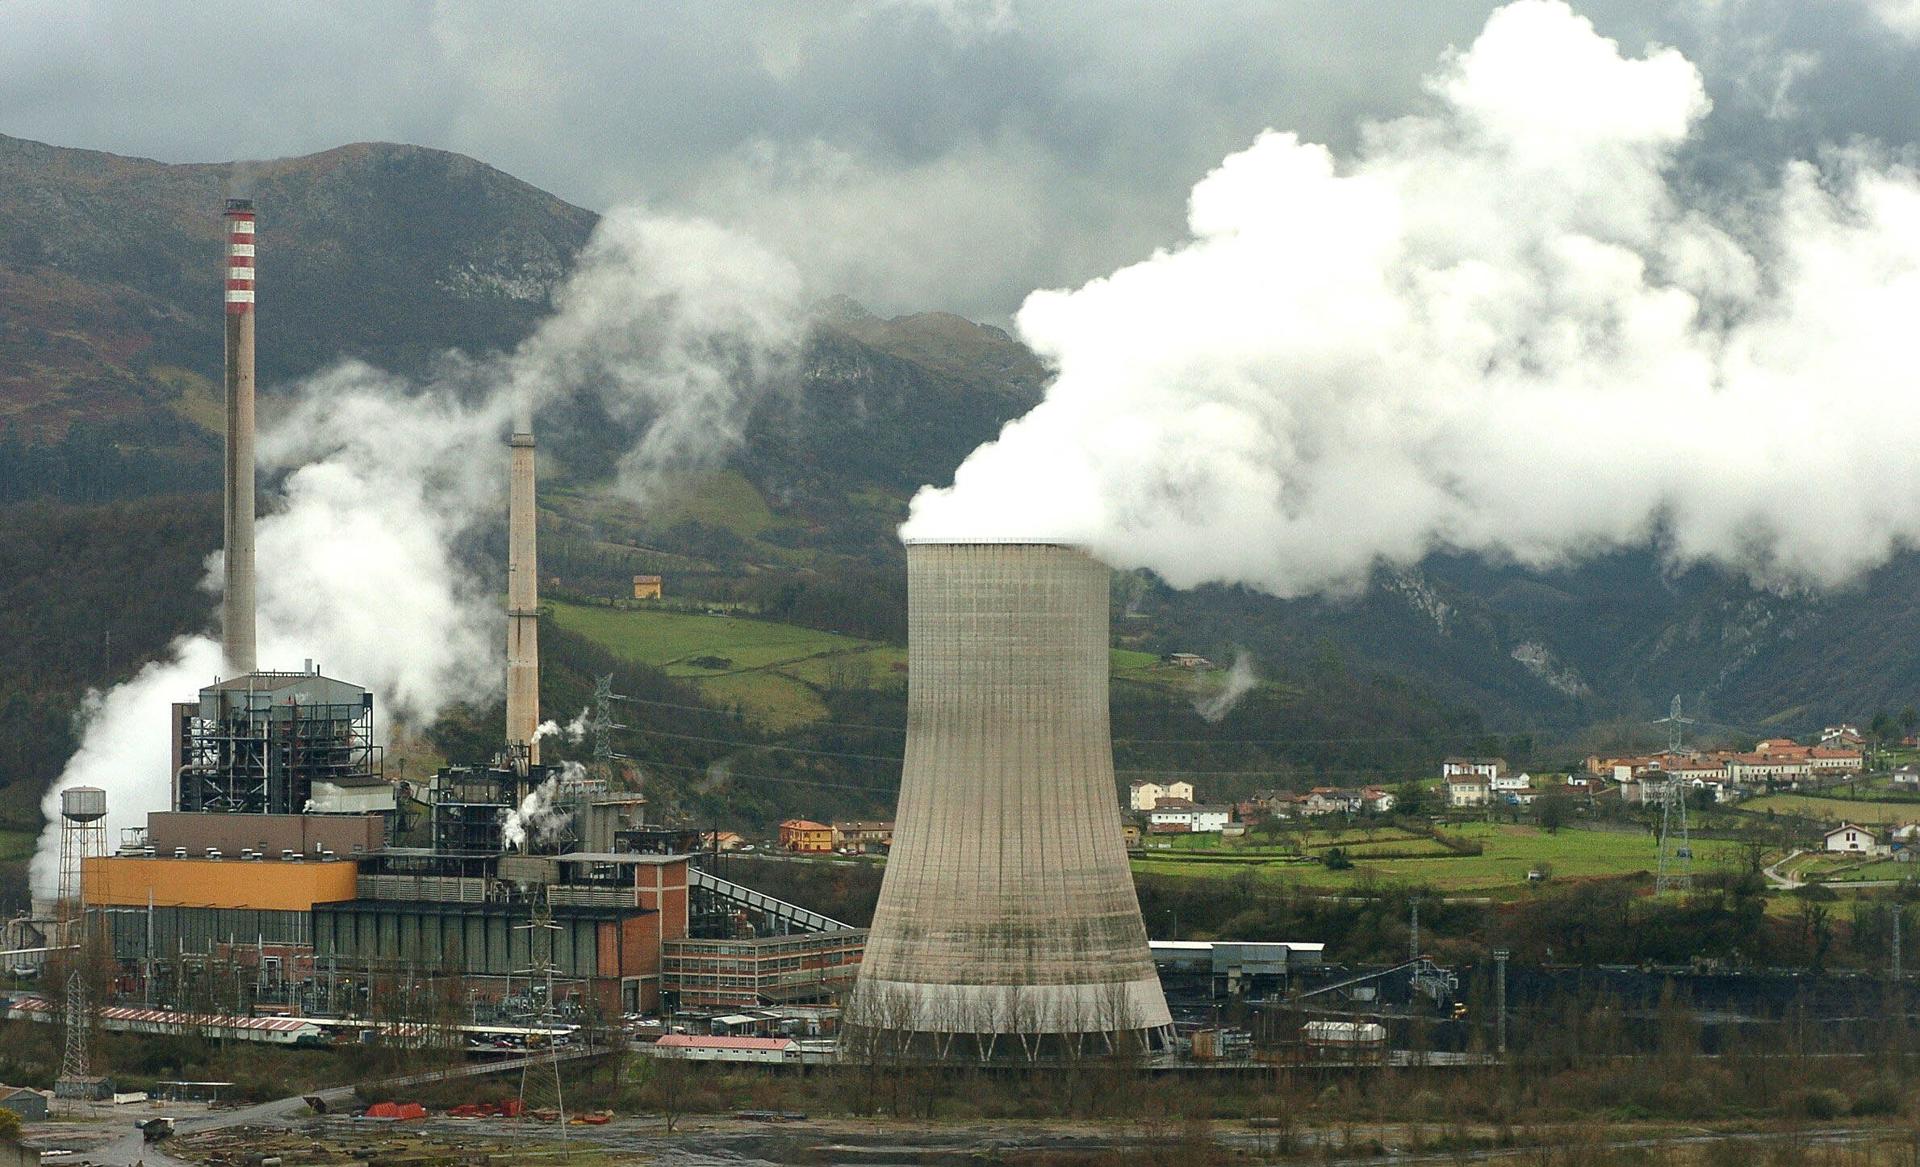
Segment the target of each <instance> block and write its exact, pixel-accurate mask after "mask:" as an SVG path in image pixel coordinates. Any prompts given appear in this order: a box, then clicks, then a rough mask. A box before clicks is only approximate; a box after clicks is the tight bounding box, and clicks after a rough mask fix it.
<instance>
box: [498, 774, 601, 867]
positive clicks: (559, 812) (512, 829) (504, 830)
mask: <svg viewBox="0 0 1920 1167" xmlns="http://www.w3.org/2000/svg"><path fill="white" fill-rule="evenodd" d="M586 775H587V768H586V767H585V766H582V765H581V764H580V763H578V762H567V763H564V764H563V765H562V766H561V769H560V773H559V774H558V775H556V776H555V777H552V778H549V779H547V780H546V781H545V782H542V783H541V784H540V785H538V786H536V787H534V788H533V789H532V790H529V791H527V794H526V797H524V798H522V799H521V800H520V805H519V806H517V807H515V808H514V809H513V810H510V811H508V812H507V817H506V818H505V819H503V820H502V821H501V823H500V845H501V846H502V847H503V848H505V849H506V850H509V851H524V850H526V849H527V846H528V844H529V843H531V844H533V845H535V846H540V845H544V844H547V843H551V842H553V841H554V840H556V839H558V838H560V836H561V834H562V833H563V832H564V831H565V830H566V829H567V824H568V822H569V821H570V820H571V819H572V818H573V814H572V812H571V811H568V810H566V809H565V808H563V807H561V806H559V805H558V804H556V802H555V801H554V798H555V796H556V795H557V794H558V793H559V791H560V784H561V783H563V782H578V781H580V780H581V779H583V778H585V777H586Z"/></svg>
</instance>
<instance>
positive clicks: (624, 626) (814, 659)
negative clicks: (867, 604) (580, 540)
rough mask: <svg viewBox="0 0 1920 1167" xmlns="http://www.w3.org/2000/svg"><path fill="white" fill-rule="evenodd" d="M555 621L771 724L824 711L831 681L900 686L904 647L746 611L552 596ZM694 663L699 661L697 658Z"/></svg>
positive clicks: (775, 725) (796, 720)
mask: <svg viewBox="0 0 1920 1167" xmlns="http://www.w3.org/2000/svg"><path fill="white" fill-rule="evenodd" d="M549 606H550V607H551V609H552V611H553V619H554V622H555V623H557V624H559V625H560V627H562V628H564V629H566V630H567V631H569V632H572V633H575V634H577V635H580V636H584V637H586V638H587V639H588V640H591V641H593V642H594V643H595V644H598V645H600V646H601V647H602V648H605V649H606V650H608V651H609V652H611V653H613V654H614V655H616V656H619V657H623V658H625V659H627V660H631V661H637V662H639V663H641V664H648V665H653V666H655V667H657V668H661V669H664V670H665V671H666V672H667V673H668V674H669V675H670V676H676V677H683V678H685V679H687V680H690V681H693V682H694V683H695V684H697V685H699V686H700V688H701V691H702V692H704V693H705V694H706V695H707V696H708V697H709V698H710V699H712V700H714V701H716V702H719V703H721V704H725V705H737V706H739V707H740V708H741V709H743V710H744V711H746V713H747V715H748V716H750V717H752V718H754V719H756V720H758V721H761V722H763V723H765V724H766V725H768V726H771V727H773V728H782V727H785V726H790V725H795V724H798V723H800V722H805V721H812V720H816V719H818V718H822V717H825V716H826V713H827V710H826V706H825V705H824V704H822V703H821V700H820V693H821V691H822V690H823V689H825V688H827V687H830V686H832V685H834V684H841V685H850V686H858V685H866V686H871V687H883V686H888V685H898V684H900V683H901V682H902V679H903V677H904V673H902V672H901V671H900V670H899V669H897V668H896V667H895V666H896V665H897V664H904V663H905V661H906V652H905V650H903V649H900V648H896V647H894V646H893V645H888V644H881V643H879V642H877V641H872V640H861V639H859V638H857V637H852V636H840V635H837V634H835V633H832V632H818V631H815V630H814V629H811V628H800V627H797V626H795V625H792V624H776V623H774V622H772V621H769V620H752V619H748V618H746V617H744V616H706V615H701V614H699V613H694V612H671V611H659V610H655V609H649V608H612V607H602V606H600V605H597V604H574V603H569V602H566V601H564V600H555V601H550V603H549ZM696 661H698V662H700V663H697V664H696V663H695V662H696Z"/></svg>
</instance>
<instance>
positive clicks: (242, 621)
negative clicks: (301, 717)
mask: <svg viewBox="0 0 1920 1167" xmlns="http://www.w3.org/2000/svg"><path fill="white" fill-rule="evenodd" d="M225 218H226V224H227V255H226V265H225V266H226V271H225V275H226V303H227V376H226V399H227V458H226V515H227V522H226V579H225V585H226V586H225V592H224V595H223V597H222V604H221V617H220V644H221V648H222V649H223V650H224V652H225V654H226V658H227V668H228V670H229V674H230V675H233V676H239V675H242V674H245V673H251V672H253V671H254V668H255V667H256V664H257V662H256V660H255V648H254V574H253V571H254V565H253V514H254V497H253V428H254V425H253V273H254V266H253V261H254V247H255V244H254V230H253V227H254V218H253V200H251V199H228V200H227V209H226V214H225Z"/></svg>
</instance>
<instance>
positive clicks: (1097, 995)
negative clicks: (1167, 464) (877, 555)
mask: <svg viewBox="0 0 1920 1167" xmlns="http://www.w3.org/2000/svg"><path fill="white" fill-rule="evenodd" d="M1109 576H1110V573H1109V572H1108V570H1107V569H1106V568H1105V567H1104V566H1102V565H1101V564H1099V563H1097V562H1096V561H1094V560H1093V559H1091V558H1089V557H1088V556H1086V555H1084V554H1082V553H1081V552H1079V551H1075V550H1073V549H1070V548H1067V547H1063V546H1058V545H1053V544H1041V543H932V542H923V543H914V544H910V545H909V546H908V548H907V595H908V617H907V637H908V674H907V684H908V695H907V743H906V763H905V769H904V772H903V774H902V778H901V783H900V808H899V813H898V816H897V818H896V821H895V829H894V842H893V850H892V853H891V855H890V856H889V857H888V860H887V869H886V876H885V879H884V881H883V883H882V884H881V889H880V901H879V905H878V907H877V909H876V910H875V912H874V920H873V927H872V930H871V934H870V936H869V937H868V940H867V946H866V953H865V956H864V958H863V960H862V963H861V965H860V975H859V980H858V985H857V988H856V991H855V993H854V996H853V999H852V1001H851V1002H850V1003H849V1004H848V1007H847V1015H846V1024H847V1026H848V1028H849V1030H850V1031H851V1032H852V1033H853V1034H854V1035H855V1037H856V1039H858V1040H871V1039H876V1038H877V1039H878V1040H881V1041H887V1042H893V1043H896V1044H897V1047H899V1048H910V1049H912V1050H914V1051H917V1052H919V1053H922V1054H926V1055H932V1056H966V1057H972V1058H982V1059H994V1058H1024V1059H1029V1060H1039V1059H1044V1058H1049V1057H1057V1056H1071V1055H1074V1054H1077V1053H1081V1052H1085V1051H1088V1050H1109V1049H1129V1048H1130V1049H1136V1050H1142V1051H1144V1050H1148V1049H1157V1048H1162V1047H1164V1046H1165V1045H1166V1044H1167V1043H1168V1041H1169V1040H1170V1038H1171V1017H1170V1015H1169V1013H1168V1010H1167V1004H1166V999H1165V997H1164V996H1163V995H1162V993H1161V989H1160V982H1159V979H1158V977H1157V976H1156V975H1155V972H1154V966H1153V960H1152V957H1151V956H1150V955H1149V952H1148V948H1147V933H1146V927H1145V924H1144V923H1143V922H1142V920H1141V917H1140V904H1139V900H1138V898H1137V896H1136V895H1135V893H1134V888H1133V879H1132V876H1131V875H1130V874H1129V871H1128V868H1127V857H1126V851H1125V848H1124V846H1123V844H1122V842H1121V833H1120V812H1119V805H1118V802H1117V800H1116V796H1115V783H1114V773H1113V746H1112V741H1111V735H1110V732H1109V728H1108V712H1107V674H1108V667H1109V664H1108V639H1109V638H1108V617H1107V604H1108V586H1109Z"/></svg>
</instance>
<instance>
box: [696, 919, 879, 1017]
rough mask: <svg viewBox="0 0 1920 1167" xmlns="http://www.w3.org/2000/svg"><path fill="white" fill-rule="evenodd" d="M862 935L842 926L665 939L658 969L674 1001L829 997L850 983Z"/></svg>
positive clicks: (704, 1003)
mask: <svg viewBox="0 0 1920 1167" xmlns="http://www.w3.org/2000/svg"><path fill="white" fill-rule="evenodd" d="M866 935H867V934H866V933H865V932H864V931H861V930H858V929H848V928H842V929H837V930H834V931H830V932H801V933H794V934H790V935H784V936H753V937H744V938H735V937H726V938H715V939H705V938H683V939H678V940H669V941H667V942H666V944H665V946H664V947H663V948H662V951H661V975H662V978H663V983H664V985H665V987H666V989H667V991H668V995H669V1003H670V1004H671V1005H673V1006H675V1007H708V1006H719V1007H723V1008H751V1007H753V1006H756V1005H786V1004H793V1003H797V1002H805V1001H826V1000H832V999H834V998H836V997H837V996H839V994H840V993H841V992H842V991H843V990H845V989H846V988H848V987H849V986H850V985H851V983H852V980H853V974H854V973H855V971H856V970H857V969H858V967H859V964H860V958H861V953H862V950H863V949H864V947H865V942H866Z"/></svg>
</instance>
